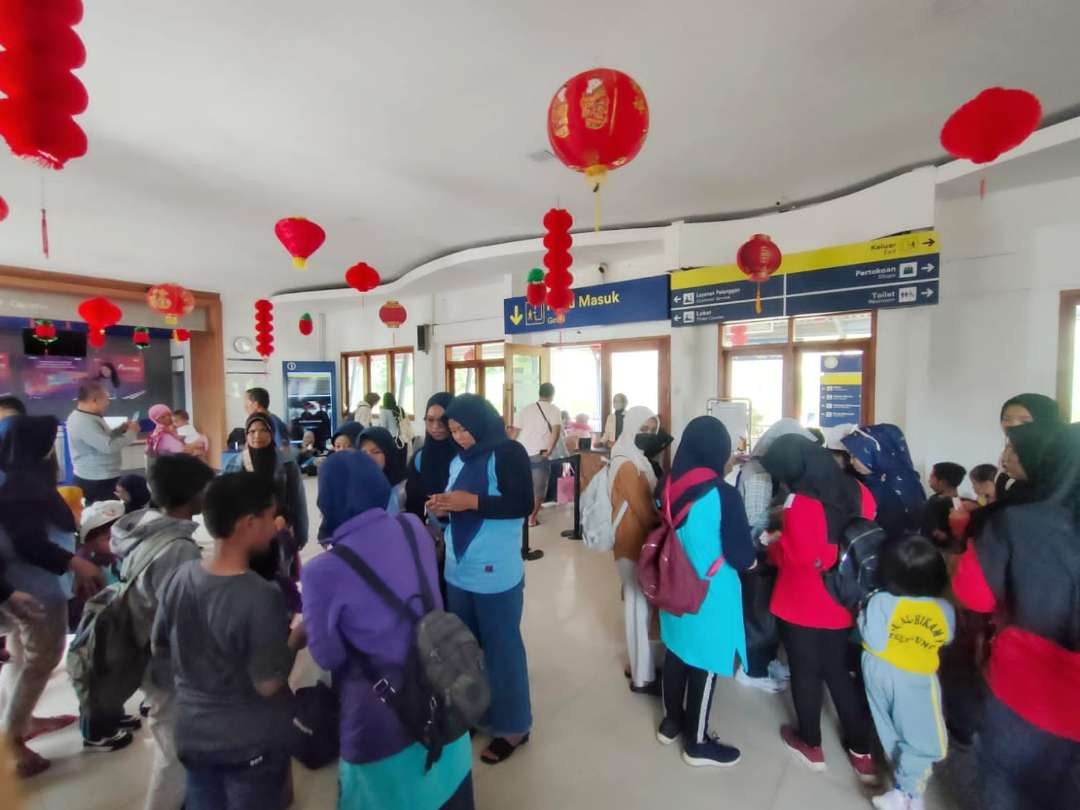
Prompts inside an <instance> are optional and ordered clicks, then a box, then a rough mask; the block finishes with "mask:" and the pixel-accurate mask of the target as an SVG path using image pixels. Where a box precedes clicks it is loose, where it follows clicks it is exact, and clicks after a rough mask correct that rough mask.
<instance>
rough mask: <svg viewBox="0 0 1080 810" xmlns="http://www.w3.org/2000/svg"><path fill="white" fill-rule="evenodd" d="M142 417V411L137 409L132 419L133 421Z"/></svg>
mask: <svg viewBox="0 0 1080 810" xmlns="http://www.w3.org/2000/svg"><path fill="white" fill-rule="evenodd" d="M141 417H142V411H135V413H133V414H132V415H131V421H132V422H138V421H139V419H140V418H141Z"/></svg>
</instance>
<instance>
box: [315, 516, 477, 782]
mask: <svg viewBox="0 0 1080 810" xmlns="http://www.w3.org/2000/svg"><path fill="white" fill-rule="evenodd" d="M398 522H399V523H400V524H401V528H402V529H403V530H404V532H405V537H406V538H407V540H408V543H409V549H410V550H411V551H412V556H413V562H414V563H415V565H416V575H417V578H418V579H419V581H420V594H418V595H417V596H414V597H411V598H410V599H409V602H410V603H411V602H413V600H415V599H419V600H420V602H421V608H422V609H421V610H420V611H416V610H414V609H413V608H412V607H410V606H409V604H407V603H406V602H405V601H403V600H402V599H401V597H399V596H398V595H397V594H396V593H394V592H393V591H392V590H391V589H390V588H389V587H388V586H387V584H386V583H385V582H383V581H382V580H381V579H379V576H378V575H377V574H376V573H375V572H374V571H373V570H372V569H371V567H370V566H368V564H367V563H365V562H364V561H363V560H362V559H360V557H358V556H357V555H356V554H355V553H354V552H353V551H352V550H351V549H348V548H346V547H345V546H343V545H341V544H338V545H336V546H334V548H333V549H332V550H331V552H330V553H331V554H334V555H336V556H337V557H338V558H339V559H340V560H342V561H343V562H344V563H345V564H346V565H348V566H349V567H350V568H352V569H353V571H355V572H356V573H357V575H359V577H360V578H361V579H363V580H364V582H366V583H367V585H368V587H370V588H371V589H372V590H373V591H374V592H375V593H376V594H377V595H378V596H379V598H380V599H382V601H383V602H384V603H385V604H387V605H388V606H389V607H391V608H392V609H393V610H394V611H395V612H396V613H398V615H400V616H402V617H403V618H405V619H406V620H407V621H409V622H410V623H413V624H414V625H415V628H414V636H413V643H412V645H411V646H410V648H409V655H408V658H407V659H406V661H405V667H404V669H403V670H402V669H399V668H397V667H395V668H394V669H395V670H397V671H394V672H389V671H385V667H383V666H380V665H379V664H376V663H375V661H373V660H372V659H371V657H370V656H368V655H367V654H366V653H363V652H361V651H360V650H356V649H355V648H354V653H355V654H356V657H357V662H358V663H359V665H360V669H361V671H362V672H363V673H364V677H365V678H367V679H368V680H369V681H371V684H372V687H371V688H372V691H373V692H374V693H375V695H376V697H378V699H379V700H380V701H382V702H383V703H384V704H386V705H387V706H389V707H390V708H391V709H393V710H394V712H395V713H396V714H397V716H398V719H400V720H401V724H402V725H403V726H404V727H405V730H406V731H407V732H408V734H409V736H410V737H411V738H412V739H414V740H416V741H417V742H419V743H420V744H421V745H423V746H424V748H426V749H427V752H428V753H427V762H426V764H425V769H426V770H430V769H431V766H432V765H433V764H434V763H435V762H437V761H438V759H439V757H440V756H441V755H442V750H443V748H444V747H445V746H446V745H447V744H448V743H451V742H453V741H454V740H456V739H458V738H459V737H460V736H461V735H462V734H465V733H466V732H468V731H469V729H471V728H474V727H475V726H476V725H477V724H478V723H479V722H480V721H481V719H482V718H483V716H484V713H485V712H486V711H487V708H488V705H489V704H490V703H491V687H490V686H489V684H488V678H487V672H486V669H485V666H484V653H483V650H481V649H480V644H479V642H477V640H476V637H475V636H474V635H473V634H472V632H470V630H469V628H468V627H466V626H465V623H464V622H463V621H461V619H459V618H458V617H457V616H455V615H454V614H452V613H447V612H446V611H443V610H435V599H434V597H433V595H432V592H431V586H430V584H429V583H428V580H427V576H426V575H425V574H424V567H423V565H422V564H421V562H420V550H419V548H418V547H417V541H416V534H415V532H414V531H413V528H412V525H411V524H410V523H409V520H408V519H407V518H406V517H405V516H399V517H398Z"/></svg>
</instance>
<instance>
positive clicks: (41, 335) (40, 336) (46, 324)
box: [34, 319, 59, 346]
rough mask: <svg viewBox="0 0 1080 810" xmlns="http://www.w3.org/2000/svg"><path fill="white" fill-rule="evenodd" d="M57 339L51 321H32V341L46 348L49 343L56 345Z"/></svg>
mask: <svg viewBox="0 0 1080 810" xmlns="http://www.w3.org/2000/svg"><path fill="white" fill-rule="evenodd" d="M58 339H59V338H57V337H56V326H55V324H53V322H52V321H48V320H44V319H40V320H35V321H34V340H36V341H37V342H38V343H44V344H45V345H46V346H48V345H49V344H50V343H56V341H57V340H58Z"/></svg>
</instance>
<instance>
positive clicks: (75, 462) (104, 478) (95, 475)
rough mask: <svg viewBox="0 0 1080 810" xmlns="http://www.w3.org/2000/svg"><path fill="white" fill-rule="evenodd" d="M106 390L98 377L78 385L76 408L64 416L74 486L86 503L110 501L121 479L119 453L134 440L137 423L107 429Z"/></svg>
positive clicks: (107, 406)
mask: <svg viewBox="0 0 1080 810" xmlns="http://www.w3.org/2000/svg"><path fill="white" fill-rule="evenodd" d="M108 409H109V392H108V391H107V390H106V388H105V386H104V385H103V384H102V383H101V382H100V381H99V380H88V381H87V382H85V383H83V384H82V385H81V386H79V393H78V396H77V401H76V403H75V410H73V411H72V412H71V414H70V415H69V416H68V418H67V435H68V446H69V448H70V450H71V466H72V467H73V468H74V470H75V485H76V486H77V487H80V488H81V489H82V491H83V497H84V498H85V499H86V505H87V506H89V505H90V504H92V503H96V502H97V501H108V500H112V499H113V498H115V497H116V496H115V495H114V494H113V493H114V491H115V490H116V482H117V481H118V480H120V472H121V467H122V464H121V460H120V456H121V453H122V451H123V449H124V447H125V446H126V445H129V444H131V443H132V442H133V441H135V435H136V434H137V433H138V432H139V423H138V422H137V421H129V422H125V423H124V424H122V425H120V426H119V427H117V428H110V427H109V425H108V423H107V422H106V421H105V411H107V410H108Z"/></svg>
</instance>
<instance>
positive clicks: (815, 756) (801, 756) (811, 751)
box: [780, 726, 825, 771]
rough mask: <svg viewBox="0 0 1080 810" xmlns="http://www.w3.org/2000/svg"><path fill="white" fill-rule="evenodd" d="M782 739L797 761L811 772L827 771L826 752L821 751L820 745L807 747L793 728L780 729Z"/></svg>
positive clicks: (782, 727) (784, 727)
mask: <svg viewBox="0 0 1080 810" xmlns="http://www.w3.org/2000/svg"><path fill="white" fill-rule="evenodd" d="M780 738H781V739H782V740H783V741H784V745H786V746H787V748H788V750H789V751H790V752H791V753H792V755H793V756H794V757H795V759H797V760H799V762H801V763H803V764H804V765H805V766H806V767H808V768H809V769H810V770H812V771H823V770H825V752H824V751H822V750H821V746H820V745H807V744H806V743H804V742H803V741H802V740H801V739H800V738H799V735H798V733H797V732H796V731H795V729H793V728H792V727H791V726H781V727H780Z"/></svg>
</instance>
